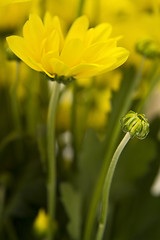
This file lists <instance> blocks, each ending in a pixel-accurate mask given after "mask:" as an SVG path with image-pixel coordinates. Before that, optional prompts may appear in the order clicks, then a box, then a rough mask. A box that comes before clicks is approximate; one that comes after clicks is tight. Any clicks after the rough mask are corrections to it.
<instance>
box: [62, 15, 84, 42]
mask: <svg viewBox="0 0 160 240" xmlns="http://www.w3.org/2000/svg"><path fill="white" fill-rule="evenodd" d="M88 26H89V22H88V18H87V17H86V16H82V17H79V18H77V19H76V20H75V22H74V23H73V24H72V26H71V28H70V30H69V32H68V34H67V36H66V40H65V44H66V43H67V42H68V41H69V40H70V39H73V38H79V39H81V40H83V39H84V37H85V34H86V32H87V29H88Z"/></svg>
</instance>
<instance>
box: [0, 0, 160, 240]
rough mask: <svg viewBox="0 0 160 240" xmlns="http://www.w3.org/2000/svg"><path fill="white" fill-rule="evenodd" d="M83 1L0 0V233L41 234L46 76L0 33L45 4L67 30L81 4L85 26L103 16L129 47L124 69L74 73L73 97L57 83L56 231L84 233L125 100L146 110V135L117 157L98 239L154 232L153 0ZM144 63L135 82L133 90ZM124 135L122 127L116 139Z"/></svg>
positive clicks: (75, 237) (159, 49)
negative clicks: (84, 75)
mask: <svg viewBox="0 0 160 240" xmlns="http://www.w3.org/2000/svg"><path fill="white" fill-rule="evenodd" d="M80 2H81V1H79V0H44V1H42V0H30V1H29V0H28V1H27V0H24V1H20V0H19V1H16V0H6V1H5V0H0V239H2V240H29V239H33V240H34V239H35V240H36V239H37V240H40V239H45V233H46V228H47V221H48V219H47V206H46V202H47V199H46V181H47V180H46V179H47V164H46V158H47V157H46V120H47V111H48V103H49V96H50V86H51V84H52V83H50V82H49V81H48V80H46V77H45V76H44V75H43V74H41V73H37V72H34V71H33V70H31V69H30V68H29V67H28V66H26V65H25V64H24V63H23V62H20V61H15V60H14V59H12V54H11V52H10V50H9V49H8V46H7V43H6V37H7V36H10V35H13V34H16V35H22V27H23V24H24V23H25V21H26V20H27V19H28V17H29V14H30V13H36V14H38V15H40V16H41V17H42V18H43V16H44V14H45V12H46V11H48V12H50V14H51V15H53V16H54V15H57V16H59V17H60V19H61V24H62V28H63V31H64V34H65V33H66V32H67V30H68V29H69V27H70V26H71V24H72V23H73V21H74V20H75V19H76V17H77V16H78V15H79V13H80V12H81V13H82V14H85V15H87V16H88V18H89V21H90V27H94V26H96V25H97V24H98V23H101V22H109V23H110V24H111V25H112V27H113V30H112V36H120V39H119V45H120V46H123V47H125V48H126V49H128V50H129V51H130V56H129V58H128V60H127V62H126V63H125V64H124V65H123V66H122V67H120V68H118V69H116V70H114V71H112V72H109V73H107V74H105V75H101V76H98V77H96V78H93V79H81V80H79V81H77V92H76V96H73V86H72V84H71V85H68V86H67V87H63V86H62V91H61V95H60V99H59V104H58V109H57V114H56V137H57V140H56V146H57V199H56V220H55V222H54V223H53V228H54V231H55V236H56V239H57V240H80V239H83V238H82V236H83V231H84V227H85V221H86V214H87V209H88V206H89V205H90V200H91V198H92V192H93V189H94V186H95V184H96V182H97V178H98V174H99V171H100V168H101V167H102V163H103V160H104V156H105V154H106V152H107V151H108V149H107V147H109V141H110V136H111V133H112V132H113V129H114V127H115V125H114V124H115V123H117V120H115V119H116V117H117V116H119V115H120V113H121V112H122V111H121V109H124V108H123V107H124V105H125V104H128V105H127V106H126V109H127V108H129V107H130V108H131V109H133V110H136V109H140V110H141V111H142V112H143V113H145V114H146V116H147V117H148V119H149V121H150V133H149V136H148V137H147V139H145V140H144V141H140V140H136V139H133V140H132V141H131V142H130V143H129V145H128V147H127V148H126V149H125V151H124V152H123V154H122V156H121V158H120V162H119V164H118V166H117V169H116V173H115V177H114V179H113V184H112V189H111V197H110V210H109V218H108V225H107V228H106V232H105V236H104V239H108V240H150V239H153V240H159V238H160V228H159V222H160V197H159V196H160V186H159V163H160V161H159V160H160V148H159V146H160V86H159V76H160V72H159V70H160V69H159V66H160V64H159V55H160V54H159V53H160V31H159V29H160V28H159V27H160V1H159V0H152V1H151V0H140V1H139V0H110V1H106V0H84V3H83V7H82V9H81V8H80ZM82 2H83V1H82ZM148 40H149V41H151V42H152V43H153V44H154V47H153V48H154V49H151V50H150V51H152V50H154V51H153V52H156V54H155V55H156V56H155V55H154V56H152V57H148V56H146V55H145V54H144V51H143V49H142V51H137V46H139V45H138V44H141V43H142V45H143V43H145V41H148ZM142 62H143V71H142V73H141V82H140V83H139V85H138V87H137V88H136V91H135V92H134V94H133V95H132V96H130V95H129V94H130V92H129V91H130V87H131V86H132V84H133V82H134V81H135V77H136V76H137V75H136V74H137V72H139V69H141V66H142ZM128 96H130V98H128ZM128 99H130V100H128ZM73 101H76V104H77V106H76V118H75V122H72V120H71V114H72V113H71V112H72V105H73ZM128 110H129V109H128ZM118 121H119V119H118ZM111 130H112V131H111ZM73 132H74V133H75V132H76V141H73ZM107 134H108V135H107ZM106 135H107V137H106ZM122 136H123V133H122V132H121V133H120V134H119V135H118V138H117V142H118V140H119V139H121V138H122ZM74 140H75V139H74ZM93 239H94V238H93Z"/></svg>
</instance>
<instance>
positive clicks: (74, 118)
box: [70, 0, 85, 170]
mask: <svg viewBox="0 0 160 240" xmlns="http://www.w3.org/2000/svg"><path fill="white" fill-rule="evenodd" d="M84 3H85V0H79V5H78V9H77V16H76V17H80V16H81V15H82V11H83V6H84ZM76 95H77V82H76V81H74V83H73V100H72V107H71V126H70V128H71V133H72V146H73V149H74V159H73V168H74V170H75V169H77V162H76V159H77V145H78V143H77V137H76V125H77V111H76V110H77V104H76V103H77V101H76Z"/></svg>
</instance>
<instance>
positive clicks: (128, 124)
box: [120, 111, 149, 139]
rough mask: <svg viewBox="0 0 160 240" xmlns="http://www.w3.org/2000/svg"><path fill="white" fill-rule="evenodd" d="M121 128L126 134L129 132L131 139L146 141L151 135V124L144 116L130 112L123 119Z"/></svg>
mask: <svg viewBox="0 0 160 240" xmlns="http://www.w3.org/2000/svg"><path fill="white" fill-rule="evenodd" d="M120 122H121V127H122V130H123V131H124V132H129V134H130V136H131V137H134V136H136V137H137V138H139V139H144V138H145V137H146V136H147V135H148V133H149V123H148V120H147V119H146V118H145V115H144V114H138V113H135V112H134V111H129V112H128V113H127V114H126V115H125V116H124V117H122V118H121V121H120Z"/></svg>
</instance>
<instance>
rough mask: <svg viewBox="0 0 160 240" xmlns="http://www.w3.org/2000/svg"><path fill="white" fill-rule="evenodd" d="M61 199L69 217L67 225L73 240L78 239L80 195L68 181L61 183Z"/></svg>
mask: <svg viewBox="0 0 160 240" xmlns="http://www.w3.org/2000/svg"><path fill="white" fill-rule="evenodd" d="M60 190H61V200H62V202H63V204H64V207H65V210H66V212H67V214H68V217H69V223H68V226H67V229H68V232H69V234H70V236H71V237H72V238H73V239H74V240H78V239H80V230H81V195H80V193H79V192H77V191H76V190H74V189H73V187H72V186H71V185H70V184H68V183H63V184H61V188H60Z"/></svg>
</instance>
